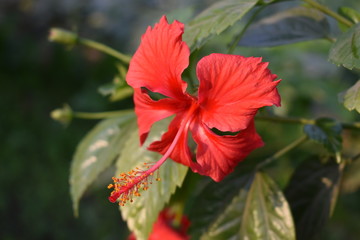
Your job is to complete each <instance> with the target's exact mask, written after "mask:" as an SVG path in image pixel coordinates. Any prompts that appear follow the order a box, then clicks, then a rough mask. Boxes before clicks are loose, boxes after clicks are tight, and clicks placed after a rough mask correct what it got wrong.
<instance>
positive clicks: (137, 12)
mask: <svg viewBox="0 0 360 240" xmlns="http://www.w3.org/2000/svg"><path fill="white" fill-rule="evenodd" d="M210 2H213V1H190V0H187V1H175V0H171V1H165V0H163V1H161V0H149V1H146V0H137V1H130V0H129V1H126V0H121V1H114V0H113V1H111V0H106V1H101V0H88V1H71V0H67V1H56V0H40V1H32V0H21V1H20V0H1V1H0V96H1V101H0V106H1V108H0V109H1V114H0V134H1V140H2V141H1V142H2V143H1V147H0V164H1V165H0V217H1V219H0V239H4V240H11V239H124V238H125V236H127V234H128V232H127V230H126V227H125V225H124V223H123V222H122V220H121V217H120V215H119V212H118V210H117V207H116V206H115V205H113V204H110V203H109V202H108V200H107V195H108V190H107V189H106V187H104V186H99V185H97V184H95V186H94V187H92V188H91V189H90V190H89V191H88V193H87V194H86V195H85V196H84V197H83V199H82V201H81V204H80V217H79V218H78V219H75V218H74V216H73V212H72V204H71V200H70V195H69V184H68V177H69V167H70V162H71V159H72V154H73V152H74V150H75V148H76V145H77V143H78V142H79V141H80V139H81V138H82V137H83V136H84V134H86V132H87V131H88V130H89V129H90V128H91V127H92V126H93V125H94V124H95V123H96V121H85V120H75V121H73V122H72V123H71V124H70V125H69V126H68V127H67V128H64V127H63V126H62V125H60V124H59V123H57V122H55V121H53V120H52V119H51V118H50V117H49V114H50V112H51V111H52V110H53V109H55V108H59V107H61V106H62V105H63V104H64V103H69V105H70V106H71V107H72V108H73V109H75V110H78V111H87V112H96V111H107V110H118V109H121V108H126V107H128V106H129V105H126V104H122V103H121V102H120V103H119V102H117V103H109V101H108V100H107V99H106V98H104V97H102V96H101V95H100V94H98V93H97V88H98V87H99V86H100V85H102V84H105V83H108V82H110V81H111V80H112V78H113V76H114V74H115V72H116V69H115V68H114V63H115V62H114V59H112V58H111V57H108V56H105V55H103V54H101V53H98V52H96V51H94V50H90V49H87V48H84V47H75V48H74V49H71V51H69V49H67V48H66V47H64V46H61V45H58V44H54V43H50V42H48V40H47V35H48V31H49V28H50V27H54V26H56V27H64V28H66V29H70V30H74V31H78V32H79V33H80V35H82V36H85V37H88V38H91V39H94V40H97V41H100V42H103V43H105V44H108V45H110V46H112V47H114V48H115V49H117V50H119V51H121V52H124V53H127V54H131V53H133V51H134V49H135V48H136V46H137V45H138V42H139V40H138V39H139V36H140V35H141V34H142V33H143V32H144V30H145V28H146V26H148V25H151V24H153V23H154V22H155V21H157V20H158V19H159V18H160V16H161V15H163V14H164V13H166V14H169V15H170V18H171V17H174V18H177V19H179V20H182V21H186V19H188V18H189V17H191V16H192V15H193V14H194V12H197V11H198V9H202V8H203V7H204V6H206V5H208V4H209V3H210ZM340 2H341V1H340ZM355 2H356V1H344V5H346V4H348V5H350V6H354V4H355ZM190 3H191V4H190ZM338 4H340V3H338ZM351 4H352V5H351ZM335 6H338V5H335ZM358 9H359V8H358ZM215 43H217V42H216V41H215V42H214V44H215ZM317 46H318V45H316V44H312V43H309V44H302V45H301V44H300V45H296V47H294V45H291V46H285V47H282V48H273V49H264V50H257V51H259V52H258V53H257V54H258V55H264V56H265V58H266V57H267V58H271V57H272V56H277V58H276V59H277V60H274V61H273V63H272V64H271V67H272V68H273V69H274V72H276V73H277V74H278V75H281V77H282V78H283V79H289V82H288V83H285V84H282V86H281V88H282V89H281V90H282V91H283V92H284V95H283V98H287V99H288V100H287V102H286V103H285V104H284V108H283V109H282V110H279V111H283V112H285V113H286V114H289V115H295V116H296V115H299V116H302V115H305V116H306V115H309V116H312V115H315V116H319V115H321V114H323V113H326V114H327V115H330V116H335V117H338V118H340V120H344V119H345V120H348V121H351V120H354V119H355V118H356V116H355V114H353V113H349V112H347V111H346V110H345V109H343V107H342V106H341V105H340V104H338V103H337V97H336V95H337V93H338V92H339V91H340V90H345V89H346V88H348V87H349V86H351V85H352V84H353V81H354V80H355V78H356V77H355V76H354V75H353V74H351V73H349V72H347V71H345V70H342V69H339V68H337V67H336V66H334V65H332V64H330V63H328V62H327V61H326V51H327V50H328V47H329V44H328V43H326V44H323V45H322V46H323V48H320V49H319V48H318V47H317ZM210 51H213V50H210ZM251 51H254V50H249V49H239V50H238V52H242V53H243V54H251V53H250V52H251ZM282 59H289V61H286V62H284V61H283V60H282ZM266 60H268V59H266ZM324 77H326V78H327V79H328V82H327V83H324V82H323V81H322V80H320V81H317V80H318V79H324ZM345 77H347V78H348V79H350V80H349V81H339V79H341V78H345ZM300 79H301V80H300ZM303 79H306V80H303ZM314 81H316V82H315V83H314ZM299 82H300V83H299ZM329 82H330V83H331V84H328V83H329ZM309 86H315V87H309ZM298 89H300V90H301V91H299V92H300V93H297V90H298ZM320 90H321V91H322V92H321V94H319V91H320ZM314 96H316V97H315V100H314ZM328 97H331V98H328ZM293 106H296V108H294V107H293ZM290 138H291V137H290ZM280 181H281V179H280ZM359 203H360V196H359V191H357V192H354V193H348V194H345V195H341V197H340V199H339V202H338V205H337V208H336V211H335V215H334V218H333V219H332V220H331V221H330V223H329V226H328V227H327V228H326V230H325V232H324V234H323V236H324V239H329V237H332V238H331V239H356V237H357V236H359V235H360V232H359V231H360V230H359V216H360V205H359Z"/></svg>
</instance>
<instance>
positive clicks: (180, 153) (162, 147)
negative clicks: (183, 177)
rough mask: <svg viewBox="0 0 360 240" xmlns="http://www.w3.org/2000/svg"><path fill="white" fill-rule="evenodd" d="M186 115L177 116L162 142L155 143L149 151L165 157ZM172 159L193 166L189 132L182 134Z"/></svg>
mask: <svg viewBox="0 0 360 240" xmlns="http://www.w3.org/2000/svg"><path fill="white" fill-rule="evenodd" d="M185 114H186V112H182V113H179V114H177V115H176V117H175V118H174V120H172V122H171V123H170V125H169V130H168V131H167V132H166V133H164V134H163V135H162V137H161V140H160V141H156V142H153V143H152V144H151V145H150V146H149V148H148V149H149V150H151V151H155V152H159V153H161V154H163V155H164V154H165V153H166V151H167V150H168V148H169V147H170V145H171V143H172V142H173V140H174V138H175V136H176V134H177V132H178V131H179V128H180V126H181V124H182V123H181V122H182V121H183V120H184V115H185ZM170 158H171V159H172V160H174V161H176V162H179V163H181V164H184V165H186V166H189V167H190V166H192V164H193V162H192V160H191V159H192V154H191V151H190V149H189V146H188V131H184V132H183V133H181V135H180V138H179V140H178V142H177V144H176V146H175V148H174V150H173V151H172V152H171V154H170Z"/></svg>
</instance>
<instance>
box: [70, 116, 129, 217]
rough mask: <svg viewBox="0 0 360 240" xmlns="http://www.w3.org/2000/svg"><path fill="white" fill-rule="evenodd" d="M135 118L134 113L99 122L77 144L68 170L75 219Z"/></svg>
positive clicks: (116, 152)
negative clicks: (92, 185)
mask: <svg viewBox="0 0 360 240" xmlns="http://www.w3.org/2000/svg"><path fill="white" fill-rule="evenodd" d="M134 118H135V115H134V113H129V112H128V111H127V112H124V114H122V115H119V116H118V117H114V118H109V119H105V120H102V121H101V122H100V123H98V124H97V125H96V126H95V127H94V128H93V129H92V130H91V131H89V132H88V134H87V135H86V136H85V137H84V138H83V139H82V140H81V142H80V143H79V145H78V147H77V149H76V151H75V154H74V158H73V161H72V164H71V169H70V192H71V197H72V201H73V208H74V212H75V215H76V216H77V215H78V208H79V201H80V198H81V197H82V195H83V194H84V192H85V190H86V189H87V187H88V186H89V185H90V184H91V183H93V182H94V181H95V180H96V178H97V177H98V176H99V174H100V173H101V172H102V171H104V170H105V169H106V168H107V167H108V166H110V164H111V163H112V161H113V160H114V159H115V157H116V156H117V155H118V154H119V152H120V149H121V148H122V146H123V144H124V141H125V140H126V139H127V138H126V136H127V128H128V125H129V123H130V122H132V121H133V120H134Z"/></svg>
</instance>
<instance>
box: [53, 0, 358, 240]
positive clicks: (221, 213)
mask: <svg viewBox="0 0 360 240" xmlns="http://www.w3.org/2000/svg"><path fill="white" fill-rule="evenodd" d="M279 2H281V1H250V0H246V1H243V0H241V1H234V0H221V1H217V2H216V3H215V4H213V5H211V6H209V7H207V8H205V9H204V10H203V11H202V12H200V13H199V14H197V15H196V16H194V17H193V18H192V19H191V20H190V21H189V22H188V24H187V25H186V27H185V34H184V40H185V41H186V42H187V43H188V45H189V46H190V48H191V51H192V54H193V55H192V57H196V56H197V55H196V54H199V53H201V51H202V50H203V49H206V51H211V48H210V47H209V46H211V44H214V43H216V44H218V43H219V42H220V43H221V44H223V45H224V46H226V45H227V43H225V42H224V41H223V40H218V39H221V37H222V36H225V37H224V39H228V38H230V41H229V42H232V43H233V45H232V46H250V47H257V48H259V47H265V46H266V47H269V46H282V45H285V44H292V43H297V42H303V41H313V40H316V39H322V41H316V42H314V43H315V44H318V45H319V46H321V47H324V46H325V47H327V46H329V45H325V44H323V42H324V41H329V42H330V44H331V46H330V47H328V48H327V51H328V57H329V60H330V61H331V62H332V63H334V64H336V65H341V66H343V67H345V68H347V71H350V70H352V71H353V72H352V74H354V75H357V74H358V72H357V71H356V70H358V69H360V58H359V56H360V55H359V51H360V42H359V41H360V37H359V36H360V25H359V23H358V19H359V13H358V12H357V11H356V10H354V9H350V8H344V7H343V8H341V11H340V13H341V14H338V13H336V12H334V11H332V10H331V9H330V8H328V7H326V6H324V5H321V4H319V3H317V2H315V1H313V0H304V2H306V6H300V4H299V3H296V4H298V5H297V6H295V7H294V6H292V7H291V8H287V9H284V10H281V11H279V12H275V13H274V12H270V13H269V12H266V11H265V10H266V9H267V8H270V7H271V6H273V5H276V4H280V3H279ZM261 12H265V13H266V14H263V15H262V16H260V13H261ZM330 17H332V18H333V19H334V20H335V21H336V22H337V23H338V24H339V25H341V29H342V31H343V33H340V34H338V32H340V30H339V29H337V31H334V30H333V29H331V27H330V24H329V18H330ZM57 31H59V29H57ZM67 34H69V32H67ZM217 35H219V36H217ZM71 36H72V37H75V38H76V39H77V43H78V44H82V45H85V46H87V47H90V48H94V49H97V50H100V51H103V52H104V53H107V54H109V55H110V56H112V57H114V58H115V59H117V63H116V67H117V70H118V71H119V73H117V74H116V76H115V80H114V81H113V82H112V83H110V84H107V85H106V86H102V87H101V88H99V91H100V93H101V94H103V95H104V96H110V98H109V100H110V101H115V102H116V101H126V100H127V99H128V97H129V96H131V95H132V93H133V92H132V90H131V89H130V88H129V86H127V85H126V82H125V81H124V80H125V78H126V77H125V76H126V71H127V67H128V65H129V61H128V59H129V57H128V56H126V55H123V54H122V53H119V52H117V51H116V50H113V49H111V48H108V47H104V46H103V45H102V44H100V43H97V42H95V41H91V40H88V39H83V38H81V37H79V36H77V35H71ZM54 38H55V39H54ZM56 38H59V39H56ZM51 40H52V41H57V42H61V43H64V41H62V40H61V36H60V35H56V36H54V35H52V36H51ZM72 45H73V42H72ZM232 46H230V47H229V48H228V49H227V53H233V51H234V48H233V47H232ZM298 46H299V47H300V46H301V45H293V48H295V47H298ZM208 47H209V49H208ZM223 49H224V47H223ZM224 53H225V52H224ZM281 61H283V62H286V61H287V59H282V60H281ZM270 64H271V59H270ZM191 67H192V66H191ZM303 71H306V70H303ZM277 74H278V75H279V76H280V77H281V75H282V73H281V71H280V72H277ZM356 79H359V78H358V76H357V78H356ZM285 81H287V79H284V80H283V82H285ZM289 81H290V80H289ZM300 81H301V79H300ZM348 81H350V80H348ZM296 84H298V85H300V84H301V83H296ZM326 84H330V83H326ZM352 84H354V83H352ZM286 86H287V85H286V83H285V87H286ZM285 87H284V88H285ZM307 87H308V88H311V87H313V86H307ZM281 90H285V89H280V94H281ZM296 90H298V89H296ZM301 90H302V89H301V88H299V91H301ZM325 94H327V93H326V92H325ZM328 95H329V96H326V97H331V98H334V96H330V95H331V94H328ZM286 96H288V95H286V94H284V95H283V97H282V100H283V102H285V104H284V105H286V104H289V101H288V100H287V99H286ZM341 96H342V97H341V99H340V100H341V102H342V103H343V105H344V107H345V108H346V109H348V110H349V111H351V110H354V109H355V110H357V113H356V114H358V113H359V108H360V107H359V82H357V83H355V84H354V85H353V86H352V87H350V88H349V89H348V90H345V91H344V93H342V94H341ZM313 97H314V98H316V97H317V96H313ZM291 107H293V108H295V109H296V108H300V107H299V106H297V105H296V103H295V104H293V106H291ZM267 110H269V111H268V112H267V113H266V112H265V111H263V112H261V113H260V114H259V117H260V118H261V120H262V121H267V123H268V124H269V125H270V123H271V124H275V123H277V124H280V125H285V124H286V123H293V124H297V125H300V126H301V127H303V131H304V133H305V136H306V137H301V138H300V140H297V141H295V142H293V143H288V142H289V138H288V137H287V136H285V135H286V133H285V132H284V131H283V132H281V133H282V135H283V136H282V135H280V134H279V135H278V133H277V132H276V128H275V127H274V129H272V128H268V129H267V130H268V132H269V133H264V135H265V136H266V134H267V136H272V137H273V138H275V137H276V138H277V140H278V141H280V145H279V144H278V145H275V143H273V142H272V139H267V140H268V141H267V142H266V143H267V144H268V145H269V146H270V147H269V148H271V150H270V151H269V150H267V151H266V152H264V153H257V155H256V154H255V155H254V156H250V159H248V160H246V161H254V162H257V163H258V164H256V165H254V166H252V168H251V169H249V170H248V171H242V172H241V173H239V172H237V171H235V173H234V174H232V175H231V176H229V177H227V178H225V179H224V180H223V181H222V182H220V183H214V182H210V183H207V184H206V186H205V187H203V182H202V181H198V180H197V181H196V180H193V181H191V182H190V181H186V174H187V168H186V167H185V166H182V165H180V164H178V163H176V162H173V161H171V160H168V161H167V162H166V163H165V165H164V166H163V167H161V168H160V170H159V172H158V174H159V178H161V181H159V182H157V181H154V182H153V183H152V186H151V187H150V188H149V189H148V190H147V191H141V192H140V193H141V195H142V196H141V197H138V198H135V199H131V202H130V203H127V204H126V205H125V206H121V207H120V211H121V214H122V217H123V219H124V220H125V221H126V222H127V225H128V227H129V229H130V230H131V231H132V232H134V233H135V235H136V237H137V239H147V238H148V236H149V234H150V232H151V230H152V226H153V224H154V222H155V221H156V219H157V217H158V214H159V212H160V211H161V210H162V209H163V208H164V207H165V206H170V207H171V206H176V205H180V206H181V207H180V211H179V212H178V214H179V215H181V214H182V211H181V210H183V209H185V212H189V213H190V220H191V224H192V225H191V230H190V234H191V235H192V237H193V238H194V239H295V238H296V239H299V240H301V239H313V238H314V237H315V236H317V235H319V234H320V233H321V231H322V228H323V227H324V226H325V225H326V222H327V221H328V219H329V217H331V215H332V213H333V211H334V209H335V204H336V202H337V197H338V193H339V192H341V191H340V187H341V184H340V180H341V177H342V173H343V171H344V169H346V168H349V169H352V166H355V167H356V168H354V169H356V170H357V169H358V165H359V164H358V163H356V161H347V160H346V159H347V157H348V156H346V155H347V154H348V152H347V149H346V147H344V144H343V143H344V142H345V143H346V142H347V141H348V139H347V138H346V137H347V136H346V135H345V134H343V133H344V130H347V131H348V130H349V131H350V130H352V131H357V130H359V129H360V124H359V122H356V121H353V119H351V118H350V119H346V121H347V122H342V119H341V121H339V120H337V119H335V117H333V116H334V115H331V114H330V115H329V116H326V117H320V118H319V117H318V116H317V114H314V115H313V116H311V118H313V119H305V118H293V117H292V116H286V111H284V112H282V113H281V110H272V109H270V108H268V109H267ZM274 112H275V113H276V114H275V113H274ZM278 112H280V113H278ZM299 112H300V114H304V112H307V111H303V112H301V111H300V110H299ZM72 117H73V118H100V119H103V120H102V121H101V122H99V123H98V124H97V125H96V126H95V127H94V128H93V129H92V130H90V131H89V133H88V134H87V135H86V136H85V137H84V138H83V139H82V140H81V141H80V143H79V145H78V148H77V150H76V152H75V155H74V158H73V162H72V167H71V174H70V188H71V194H72V199H73V206H74V211H75V212H77V211H78V204H79V201H80V199H81V197H82V196H83V195H84V193H85V192H86V190H87V189H88V187H89V186H90V185H91V184H93V183H94V181H95V180H96V179H97V178H99V176H100V174H101V173H102V172H103V171H105V170H106V169H107V168H109V167H110V166H111V164H112V163H113V162H114V160H115V159H116V163H115V167H116V173H117V174H120V173H122V172H125V173H126V172H130V171H131V169H134V168H136V167H138V168H141V167H142V166H143V165H142V164H143V163H144V162H156V161H157V160H158V159H160V158H161V155H159V154H157V153H154V152H151V151H148V150H147V149H146V147H148V146H149V144H150V143H152V142H154V141H155V140H157V139H159V138H160V136H161V134H162V133H163V132H165V131H166V129H167V126H168V121H167V120H166V119H165V120H164V122H161V124H159V125H156V126H155V127H153V128H152V129H151V133H150V135H149V137H148V140H147V141H146V142H145V144H144V146H140V144H139V141H138V129H137V125H136V124H135V118H134V114H133V113H129V112H124V111H117V112H104V113H93V114H91V113H89V114H84V113H76V112H75V113H74V114H73V116H72ZM356 117H357V118H358V115H357V116H356ZM271 134H272V135H271ZM260 135H262V133H260ZM304 140H306V142H310V141H311V140H313V141H315V142H317V143H318V144H320V145H322V146H323V147H324V149H326V150H327V152H326V153H325V155H326V157H324V158H322V157H320V156H321V155H323V154H324V152H323V151H321V149H320V150H319V149H318V147H317V146H315V147H312V148H311V151H312V152H314V153H315V154H316V155H315V156H311V157H310V158H308V159H307V160H303V159H305V158H306V157H307V154H308V153H306V154H305V153H304V154H302V151H299V153H300V154H299V155H301V156H298V157H297V158H296V159H297V161H302V162H301V163H300V164H299V166H298V167H294V166H295V165H296V164H295V163H292V162H291V161H292V159H287V161H288V162H289V163H288V165H289V166H290V167H288V169H282V167H283V166H282V165H281V164H278V165H276V166H275V167H274V168H276V169H277V170H276V173H277V174H281V173H282V172H284V171H285V170H288V171H290V172H293V174H292V176H291V178H290V180H286V181H285V182H283V183H282V184H279V183H278V182H277V181H278V180H279V177H278V176H277V174H271V171H270V170H269V169H271V168H269V166H271V165H270V164H269V163H275V162H276V161H277V160H282V159H283V158H284V156H286V155H287V154H290V153H291V152H292V151H296V150H297V149H301V148H303V147H304V146H303V143H304ZM357 141H358V140H357ZM280 146H281V147H280ZM277 148H280V150H278V151H276V152H275V150H274V149H277ZM303 152H304V151H303ZM356 154H359V153H358V152H357V153H356ZM351 157H352V156H350V158H351ZM278 162H280V161H278ZM354 162H355V163H354ZM268 170H269V172H268ZM273 171H274V170H273ZM189 175H190V174H188V176H189ZM347 176H349V177H348V178H347ZM355 176H356V171H355V170H351V171H349V172H348V174H345V177H344V179H345V180H344V186H345V189H346V188H347V189H351V190H352V191H353V189H356V188H358V186H360V184H359V178H358V177H355ZM154 178H155V177H152V179H151V180H150V181H152V180H153V179H154ZM156 178H157V177H156ZM204 178H205V177H204ZM184 179H185V181H184ZM183 183H184V184H183ZM186 185H191V186H190V187H191V189H192V190H193V191H192V192H191V191H187V192H185V193H186V195H185V196H182V197H181V201H179V200H178V199H179V198H177V197H176V194H175V195H174V193H175V191H176V190H177V188H178V187H180V191H181V188H189V186H186ZM284 185H286V188H285V189H284V192H283V190H282V187H283V186H284ZM201 188H202V189H201ZM178 191H179V190H178ZM348 191H349V190H348ZM190 201H191V204H190V203H189V202H190Z"/></svg>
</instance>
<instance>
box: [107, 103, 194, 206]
mask: <svg viewBox="0 0 360 240" xmlns="http://www.w3.org/2000/svg"><path fill="white" fill-rule="evenodd" d="M196 108H197V105H196V104H195V103H193V104H192V105H191V107H190V109H189V110H188V113H187V115H186V117H185V118H184V120H183V121H182V123H181V125H180V128H179V130H178V132H177V133H176V135H175V138H174V140H173V141H172V143H171V145H170V147H169V148H168V149H167V151H166V152H165V154H164V155H163V156H162V157H161V158H160V160H159V161H157V162H156V163H155V164H152V163H145V164H144V168H145V169H146V168H147V170H144V169H140V168H136V169H135V170H131V171H129V172H127V173H121V174H120V175H119V177H113V181H114V184H109V186H108V188H109V189H111V188H114V190H113V191H112V192H111V194H110V197H109V201H110V202H112V203H115V202H118V203H119V205H120V206H124V205H125V203H127V202H129V201H130V202H133V197H139V196H141V194H140V191H142V190H144V191H146V190H147V189H148V188H149V184H152V179H153V175H154V173H155V172H156V171H158V170H159V168H160V166H161V165H162V164H163V163H164V162H165V161H166V160H167V159H168V158H169V156H170V155H171V153H172V151H173V150H174V148H175V146H176V144H177V143H178V141H179V139H180V136H181V134H182V133H184V132H187V131H188V129H189V125H190V122H191V120H192V119H193V116H194V114H193V113H194V111H195V110H196ZM155 180H156V181H160V177H159V174H158V176H157V177H156V178H155Z"/></svg>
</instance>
